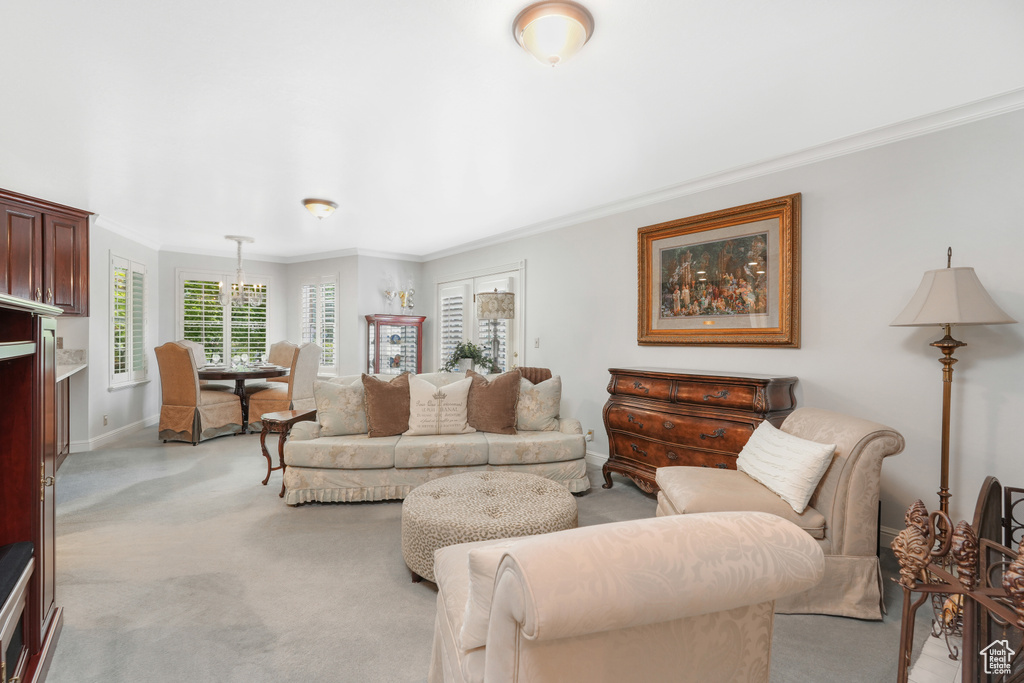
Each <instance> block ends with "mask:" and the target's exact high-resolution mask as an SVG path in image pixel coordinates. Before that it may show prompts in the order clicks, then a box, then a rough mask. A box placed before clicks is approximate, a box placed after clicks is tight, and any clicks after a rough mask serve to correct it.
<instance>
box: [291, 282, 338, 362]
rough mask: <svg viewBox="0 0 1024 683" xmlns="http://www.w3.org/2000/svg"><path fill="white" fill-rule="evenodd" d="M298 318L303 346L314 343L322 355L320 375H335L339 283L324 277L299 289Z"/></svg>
mask: <svg viewBox="0 0 1024 683" xmlns="http://www.w3.org/2000/svg"><path fill="white" fill-rule="evenodd" d="M301 291H302V293H301V300H300V301H299V315H300V325H301V330H300V332H299V335H300V339H302V342H303V343H310V342H312V343H315V344H317V345H318V346H319V347H320V348H321V349H323V354H322V355H321V356H320V371H321V372H322V373H327V374H332V373H334V372H336V371H337V366H338V350H337V346H336V336H337V292H338V279H337V278H336V277H334V276H324V277H321V278H317V279H316V280H315V281H312V282H307V283H304V284H303V285H302V290H301Z"/></svg>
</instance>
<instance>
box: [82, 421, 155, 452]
mask: <svg viewBox="0 0 1024 683" xmlns="http://www.w3.org/2000/svg"><path fill="white" fill-rule="evenodd" d="M159 421H160V416H159V415H151V416H150V417H147V418H144V419H142V420H139V421H138V422H133V423H131V424H128V425H125V426H124V427H118V428H117V429H114V430H111V431H109V432H107V433H106V434H101V435H100V436H97V437H94V438H92V439H88V440H86V441H72V442H71V452H72V453H85V452H87V451H94V450H96V449H98V448H103V447H104V446H107V445H108V444H110V442H112V441H116V440H117V439H120V438H121V437H124V436H128V435H129V434H134V433H135V432H140V431H142V430H143V429H145V428H146V427H152V426H153V425H155V424H156V423H157V422H159Z"/></svg>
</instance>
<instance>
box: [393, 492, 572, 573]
mask: <svg viewBox="0 0 1024 683" xmlns="http://www.w3.org/2000/svg"><path fill="white" fill-rule="evenodd" d="M576 525H577V516H576V499H575V498H573V496H572V494H571V493H569V491H568V489H566V487H565V485H564V484H558V483H556V482H554V481H551V480H550V479H545V478H544V477H538V476H537V475H534V474H525V473H522V472H466V473H464V474H454V475H452V476H449V477H442V478H440V479H435V480H434V481H430V482H427V483H426V484H422V485H420V486H417V487H416V488H415V489H413V490H412V491H411V492H410V493H409V495H407V496H406V497H405V501H404V502H403V503H402V556H403V557H404V558H405V563H406V565H408V566H409V569H411V570H412V573H413V581H418V580H419V579H420V577H422V578H424V579H428V580H430V581H433V580H434V551H435V550H437V549H438V548H444V547H445V546H449V545H455V544H456V543H468V542H470V541H485V540H490V539H495V538H512V537H514V536H530V535H534V534H545V533H548V532H549V531H561V530H562V529H573V528H575V527H576Z"/></svg>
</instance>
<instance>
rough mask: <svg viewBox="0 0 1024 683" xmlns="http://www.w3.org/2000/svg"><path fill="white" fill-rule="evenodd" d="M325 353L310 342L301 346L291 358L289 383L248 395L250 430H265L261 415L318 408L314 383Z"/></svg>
mask: <svg viewBox="0 0 1024 683" xmlns="http://www.w3.org/2000/svg"><path fill="white" fill-rule="evenodd" d="M322 352H323V349H321V348H320V347H319V346H317V345H316V344H312V343H308V344H303V345H302V346H300V347H299V348H298V349H297V350H296V351H295V354H294V355H293V357H292V364H291V372H289V373H288V375H287V377H286V379H287V380H288V381H287V382H284V383H280V384H279V385H278V386H273V387H270V388H269V389H263V390H262V391H257V392H256V393H254V394H250V395H249V427H250V429H251V430H253V431H259V430H260V429H262V428H263V424H262V422H261V421H260V416H261V415H263V413H273V412H277V411H279V410H301V409H304V408H309V409H315V408H316V401H314V400H313V383H314V382H315V381H316V374H317V371H318V370H319V369H320V354H321V353H322Z"/></svg>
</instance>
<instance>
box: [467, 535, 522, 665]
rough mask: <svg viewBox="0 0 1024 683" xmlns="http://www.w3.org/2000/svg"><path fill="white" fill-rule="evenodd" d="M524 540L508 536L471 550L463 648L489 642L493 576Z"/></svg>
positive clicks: (468, 648) (470, 647) (469, 648)
mask: <svg viewBox="0 0 1024 683" xmlns="http://www.w3.org/2000/svg"><path fill="white" fill-rule="evenodd" d="M519 540H521V539H518V538H505V539H502V540H500V541H495V542H494V543H490V544H488V545H485V546H483V547H481V548H473V549H472V550H470V551H469V599H468V600H466V615H465V616H464V617H463V619H462V631H461V632H460V633H459V641H460V643H461V645H462V649H463V650H471V649H473V648H474V647H483V646H484V645H486V644H487V624H488V622H490V620H491V594H492V593H493V592H494V575H495V574H496V573H497V572H498V565H499V564H501V558H502V557H504V556H505V551H506V550H508V549H509V548H510V547H511V546H512V545H514V544H515V543H516V541H519Z"/></svg>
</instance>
